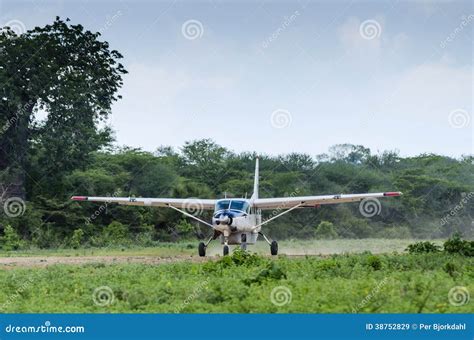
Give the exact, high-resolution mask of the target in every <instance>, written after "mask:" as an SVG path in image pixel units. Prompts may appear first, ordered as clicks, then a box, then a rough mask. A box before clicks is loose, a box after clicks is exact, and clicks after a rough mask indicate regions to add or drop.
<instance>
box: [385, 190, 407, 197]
mask: <svg viewBox="0 0 474 340" xmlns="http://www.w3.org/2000/svg"><path fill="white" fill-rule="evenodd" d="M383 195H384V196H386V197H396V196H402V195H403V193H402V192H401V191H388V192H384V193H383Z"/></svg>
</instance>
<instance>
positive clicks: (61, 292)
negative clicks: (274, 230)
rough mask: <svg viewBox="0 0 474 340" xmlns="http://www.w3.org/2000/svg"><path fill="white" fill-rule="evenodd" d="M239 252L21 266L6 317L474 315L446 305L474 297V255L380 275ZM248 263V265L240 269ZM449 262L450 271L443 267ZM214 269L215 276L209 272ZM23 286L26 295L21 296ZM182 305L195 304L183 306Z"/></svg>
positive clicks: (395, 263)
mask: <svg viewBox="0 0 474 340" xmlns="http://www.w3.org/2000/svg"><path fill="white" fill-rule="evenodd" d="M237 254H238V255H235V257H234V256H229V257H226V259H229V260H230V265H229V266H227V265H223V264H224V259H222V260H219V261H217V262H214V261H208V262H204V263H202V262H195V263H193V262H189V261H186V262H179V263H170V264H162V265H159V266H150V265H146V264H132V263H123V264H112V265H105V264H84V265H52V266H47V267H36V268H18V267H16V268H12V269H9V270H4V271H1V272H0V285H1V286H2V287H3V288H2V290H1V291H0V301H3V303H2V304H0V309H1V310H2V312H7V313H11V312H20V313H26V312H30V313H37V312H42V313H175V312H176V310H178V311H179V312H180V313H250V312H252V313H353V312H356V313H419V312H422V313H473V312H474V306H473V304H472V303H465V304H462V305H459V306H456V305H453V304H451V303H450V302H449V297H448V292H449V291H450V289H452V288H453V287H456V286H464V287H466V289H467V290H468V291H470V292H472V291H474V280H473V279H474V269H473V268H474V262H473V261H474V259H473V258H471V257H464V256H461V255H456V254H446V253H424V254H416V255H411V254H394V255H377V258H378V260H380V263H381V264H382V265H381V267H378V265H375V267H377V268H378V269H377V270H374V269H375V268H374V265H367V264H369V263H372V264H375V263H379V261H378V260H375V258H374V257H373V255H371V254H359V255H338V256H332V257H330V258H321V257H306V258H297V259H294V258H293V259H289V258H285V257H278V258H274V259H269V258H263V257H260V256H257V257H254V256H253V255H252V254H246V255H244V253H242V252H240V251H239V252H237ZM242 256H243V257H245V258H246V260H243V262H242ZM257 258H258V260H257ZM234 260H235V261H237V262H234ZM226 261H227V260H226ZM447 262H449V263H450V265H449V270H446V268H445V264H446V263H447ZM225 263H227V262H225ZM210 267H213V268H214V269H215V270H208V269H209V268H210ZM25 282H26V283H28V284H26V285H25ZM104 283H107V286H109V287H110V289H111V290H112V292H113V294H114V299H113V303H111V304H109V305H106V306H98V305H96V304H94V302H93V299H92V298H91V297H92V295H93V293H94V290H95V289H96V288H98V287H101V286H104ZM19 287H22V293H21V294H16V293H17V292H18V289H19ZM278 287H284V288H285V289H287V291H289V292H290V293H291V301H290V300H288V303H286V304H285V303H284V304H283V305H281V306H277V305H275V304H273V303H272V300H271V296H272V292H273V291H274V289H277V288H278ZM38 292H43V293H42V294H38ZM191 295H192V299H189V297H190V296H191ZM12 296H13V297H14V298H12V299H9V297H12ZM64 299H67V301H68V303H67V304H65V303H64ZM186 299H188V300H187V301H188V302H189V303H186V304H183V302H184V301H186Z"/></svg>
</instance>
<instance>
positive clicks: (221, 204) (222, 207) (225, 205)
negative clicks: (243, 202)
mask: <svg viewBox="0 0 474 340" xmlns="http://www.w3.org/2000/svg"><path fill="white" fill-rule="evenodd" d="M229 203H230V201H229V200H224V201H218V202H217V203H216V211H219V210H225V209H229Z"/></svg>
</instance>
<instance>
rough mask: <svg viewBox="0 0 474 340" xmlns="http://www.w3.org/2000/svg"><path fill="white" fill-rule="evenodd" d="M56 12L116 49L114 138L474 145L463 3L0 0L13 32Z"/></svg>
mask: <svg viewBox="0 0 474 340" xmlns="http://www.w3.org/2000/svg"><path fill="white" fill-rule="evenodd" d="M56 16H60V17H62V18H70V19H71V22H72V23H73V24H77V23H80V24H82V25H84V26H85V27H86V29H89V30H91V31H98V32H101V33H102V38H103V39H104V40H107V41H108V42H109V43H110V46H111V48H113V49H116V50H118V51H119V52H121V53H122V54H123V55H124V59H123V64H124V65H125V67H126V69H127V70H128V71H129V74H127V75H126V76H125V78H124V86H123V88H122V89H121V90H120V94H121V95H123V99H122V100H120V101H118V102H117V103H115V104H114V105H113V108H112V115H111V116H110V119H109V121H108V124H110V125H111V126H112V127H113V129H114V130H115V136H116V140H117V142H116V143H117V145H128V146H133V147H141V148H143V149H144V150H148V151H154V150H156V149H157V148H158V147H159V146H162V145H169V146H173V147H175V148H179V147H180V146H182V145H183V144H184V142H185V141H190V140H195V139H201V138H211V139H213V140H214V141H215V142H217V143H218V144H220V145H223V146H225V147H227V148H229V149H231V150H234V151H236V152H240V151H256V152H258V153H263V154H271V155H276V154H286V153H290V152H300V153H307V154H310V155H313V156H314V155H317V154H321V153H324V152H327V150H328V148H329V147H330V146H331V145H335V144H342V143H351V144H356V145H359V144H360V145H364V146H366V147H369V148H370V149H371V150H372V152H373V153H377V152H382V151H383V150H398V151H399V152H400V154H401V155H402V156H414V155H418V154H422V153H436V154H442V155H447V156H452V157H459V156H461V155H469V154H474V151H473V150H474V141H473V135H474V122H473V120H474V119H473V118H474V117H473V110H472V109H473V65H472V62H473V41H474V39H473V30H474V10H473V2H472V1H346V0H344V1H341V0H336V1H276V2H274V1H272V2H270V1H220V0H219V1H217V0H212V1H154V2H152V1H91V0H81V1H49V0H36V1H24V0H15V1H10V0H6V1H5V0H0V25H6V24H8V23H9V24H10V26H13V27H14V29H16V30H18V31H24V30H25V29H31V28H33V27H35V26H42V25H45V24H48V23H51V22H52V21H53V20H54V18H55V17H56ZM39 118H44V117H39Z"/></svg>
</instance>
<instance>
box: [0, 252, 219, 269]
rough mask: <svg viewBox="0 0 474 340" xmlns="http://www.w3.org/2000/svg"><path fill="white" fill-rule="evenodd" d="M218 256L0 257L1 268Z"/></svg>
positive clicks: (208, 258)
mask: <svg viewBox="0 0 474 340" xmlns="http://www.w3.org/2000/svg"><path fill="white" fill-rule="evenodd" d="M217 258H218V257H204V258H203V257H199V256H187V255H181V256H172V257H159V256H21V257H3V258H0V269H9V268H15V267H46V266H50V265H56V264H68V265H82V264H90V263H103V264H118V263H142V264H155V265H158V264H165V263H174V262H205V261H209V260H212V259H217Z"/></svg>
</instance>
